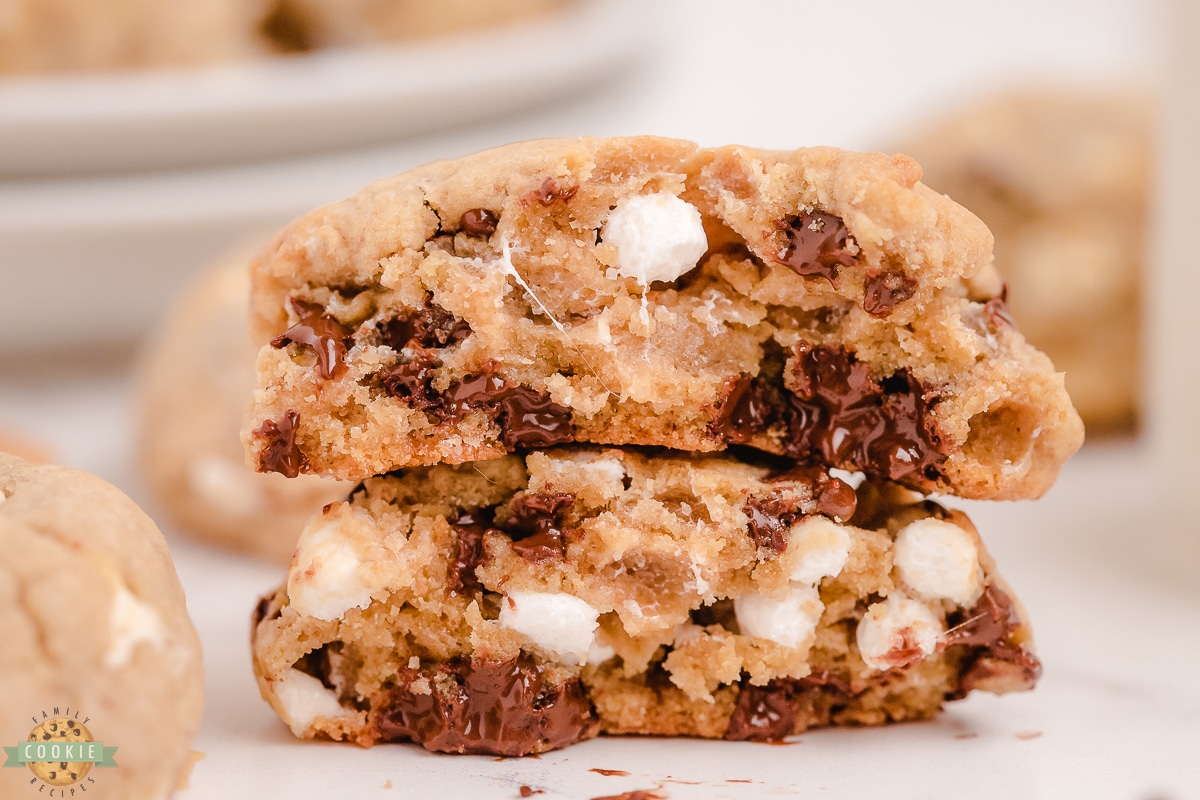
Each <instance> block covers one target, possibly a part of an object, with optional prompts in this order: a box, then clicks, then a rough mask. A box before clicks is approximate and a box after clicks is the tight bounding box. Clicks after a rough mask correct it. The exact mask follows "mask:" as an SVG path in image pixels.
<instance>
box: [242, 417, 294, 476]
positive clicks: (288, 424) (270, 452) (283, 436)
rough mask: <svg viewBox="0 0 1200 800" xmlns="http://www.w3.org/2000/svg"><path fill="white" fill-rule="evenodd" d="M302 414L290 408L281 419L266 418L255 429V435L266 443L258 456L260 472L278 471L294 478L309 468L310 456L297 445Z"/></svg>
mask: <svg viewBox="0 0 1200 800" xmlns="http://www.w3.org/2000/svg"><path fill="white" fill-rule="evenodd" d="M299 424H300V415H299V414H298V413H296V411H294V410H292V409H289V410H288V411H287V412H286V413H284V415H283V419H281V420H279V421H277V422H276V421H274V420H266V421H265V422H263V424H262V425H259V426H258V427H257V428H255V430H254V434H253V435H254V437H255V438H258V439H265V440H266V443H265V444H264V445H263V447H262V450H261V451H260V452H259V456H258V471H259V472H278V473H279V474H281V475H284V476H286V477H288V478H294V477H296V476H297V475H299V474H300V473H301V472H303V471H305V470H307V469H308V458H307V457H306V456H305V455H304V453H302V452H300V448H299V447H298V446H297V445H296V428H297V426H298V425H299Z"/></svg>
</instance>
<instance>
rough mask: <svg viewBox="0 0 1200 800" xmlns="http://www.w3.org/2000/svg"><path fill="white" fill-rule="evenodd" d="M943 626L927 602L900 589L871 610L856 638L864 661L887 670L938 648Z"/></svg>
mask: <svg viewBox="0 0 1200 800" xmlns="http://www.w3.org/2000/svg"><path fill="white" fill-rule="evenodd" d="M940 633H941V625H940V624H939V623H938V620H937V617H935V616H934V615H933V612H932V611H930V610H929V609H928V608H927V607H926V606H925V605H924V604H923V603H920V602H918V601H916V600H910V599H909V598H907V597H905V596H904V595H903V594H901V593H899V592H893V593H892V594H890V595H888V598H887V600H886V601H885V602H882V603H875V604H873V605H872V606H871V607H870V608H868V609H867V613H866V615H865V616H864V617H863V618H862V620H861V621H860V622H859V623H858V632H857V635H856V637H855V638H856V639H857V642H858V651H859V653H860V654H861V655H862V659H863V662H865V663H866V665H867V666H868V667H870V668H871V669H877V670H887V669H895V668H897V667H903V666H907V665H908V664H912V663H913V662H915V661H920V660H921V659H923V658H924V657H925V656H927V655H929V654H930V653H932V652H933V651H934V649H935V648H936V647H937V640H938V636H939V634H940Z"/></svg>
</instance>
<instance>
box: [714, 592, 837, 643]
mask: <svg viewBox="0 0 1200 800" xmlns="http://www.w3.org/2000/svg"><path fill="white" fill-rule="evenodd" d="M733 607H734V611H735V612H736V613H737V621H738V627H739V628H741V631H742V633H744V634H746V635H747V636H754V637H756V638H759V639H770V640H771V641H772V642H776V643H777V644H781V645H783V646H784V647H799V646H801V645H802V644H804V643H805V642H806V641H808V640H809V638H810V637H811V636H812V635H813V633H814V631H816V629H817V623H818V622H820V621H821V614H823V613H824V612H825V604H824V603H822V602H821V595H820V593H819V592H818V591H817V588H816V587H815V586H802V585H793V586H792V587H791V589H790V590H789V591H788V593H787V594H786V595H785V596H784V597H783V598H782V599H777V598H774V597H767V596H766V595H761V594H758V593H757V592H751V593H749V594H744V595H742V596H741V597H738V598H736V599H735V600H734V601H733Z"/></svg>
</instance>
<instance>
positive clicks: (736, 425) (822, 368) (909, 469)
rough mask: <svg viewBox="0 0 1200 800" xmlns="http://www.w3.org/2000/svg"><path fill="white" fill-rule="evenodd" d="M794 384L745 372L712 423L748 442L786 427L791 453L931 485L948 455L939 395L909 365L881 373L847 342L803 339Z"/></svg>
mask: <svg viewBox="0 0 1200 800" xmlns="http://www.w3.org/2000/svg"><path fill="white" fill-rule="evenodd" d="M792 368H793V378H794V382H793V386H794V390H789V389H786V388H784V387H782V386H780V385H778V384H779V383H782V381H780V380H778V379H776V380H774V381H771V380H769V379H767V378H763V377H760V378H755V379H751V378H748V377H745V376H743V377H741V378H738V379H736V380H734V381H731V382H730V384H728V388H727V389H726V397H725V399H724V401H723V402H722V404H721V411H720V415H719V416H718V418H717V419H716V421H715V422H714V423H713V426H712V430H713V432H714V433H717V434H719V435H721V436H723V437H724V438H725V440H726V441H727V442H729V443H731V444H742V443H745V442H748V441H750V440H751V439H753V438H754V437H755V436H758V435H761V434H764V433H766V432H767V431H769V430H771V429H773V428H782V429H783V432H784V436H783V438H782V445H783V450H784V455H787V456H788V457H790V458H794V459H796V460H798V461H800V462H802V463H806V464H820V465H824V466H827V467H840V468H842V469H847V470H851V471H862V472H865V473H866V474H867V476H868V477H869V478H872V479H874V480H890V481H895V482H897V483H902V484H904V485H906V486H910V487H912V488H916V489H924V490H928V489H929V488H931V487H932V486H933V485H934V484H935V483H936V482H937V481H938V480H939V479H940V478H941V477H942V472H941V465H942V464H943V463H944V462H945V460H946V454H945V453H944V452H943V451H942V449H941V447H942V436H941V434H940V433H939V432H938V430H937V427H936V425H935V423H934V421H933V419H932V418H931V417H930V416H929V410H930V408H931V407H932V405H933V403H935V402H936V398H931V397H930V396H929V395H928V394H927V393H926V392H925V390H924V389H923V387H922V386H921V385H920V383H918V382H917V381H916V380H915V379H914V378H913V377H912V376H911V375H910V374H909V373H908V372H907V371H906V370H900V371H899V372H897V373H895V374H894V375H891V376H889V377H887V378H884V379H883V380H882V381H877V380H876V379H875V378H874V376H873V375H872V374H871V370H870V367H868V366H867V365H866V364H863V363H862V362H860V361H858V360H857V359H856V358H855V357H854V355H853V354H851V353H849V352H847V351H846V350H845V349H844V348H842V347H827V346H824V345H820V346H813V345H811V344H808V343H806V342H801V343H800V344H798V345H797V346H796V349H795V359H794V364H793V367H792Z"/></svg>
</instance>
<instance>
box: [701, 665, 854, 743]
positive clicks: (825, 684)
mask: <svg viewBox="0 0 1200 800" xmlns="http://www.w3.org/2000/svg"><path fill="white" fill-rule="evenodd" d="M853 697H854V695H853V693H852V692H851V691H850V685H849V683H848V682H847V681H846V680H845V679H843V678H840V677H838V676H836V675H833V674H832V673H830V672H829V671H828V670H821V671H819V672H815V673H813V674H812V675H809V676H808V677H805V678H798V679H797V678H776V679H774V680H772V681H770V682H769V683H768V684H767V685H766V686H753V685H751V684H750V683H749V682H747V681H745V680H743V681H742V686H741V689H740V690H739V691H738V699H737V705H736V706H735V707H734V711H733V716H731V717H730V719H729V727H728V728H727V729H726V731H725V738H726V739H730V740H734V741H751V742H778V741H781V740H782V739H784V738H786V737H788V736H791V735H792V734H794V733H800V732H801V731H804V730H806V729H808V728H813V727H821V726H825V725H829V724H830V723H831V721H832V715H833V713H834V712H835V711H836V710H837V709H838V708H839V707H841V706H844V705H845V704H846V703H847V702H849V701H850V700H851V699H852V698H853Z"/></svg>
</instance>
